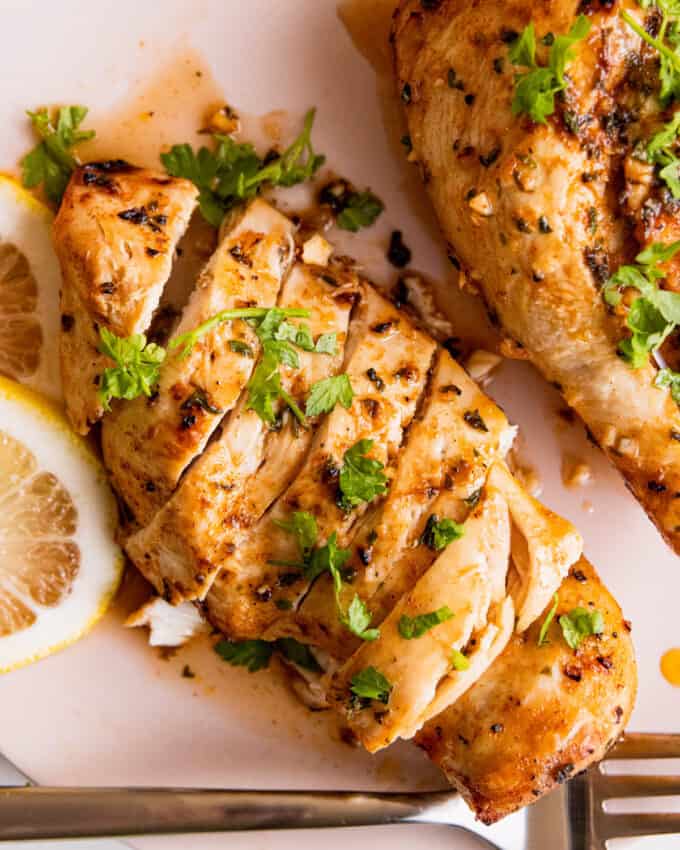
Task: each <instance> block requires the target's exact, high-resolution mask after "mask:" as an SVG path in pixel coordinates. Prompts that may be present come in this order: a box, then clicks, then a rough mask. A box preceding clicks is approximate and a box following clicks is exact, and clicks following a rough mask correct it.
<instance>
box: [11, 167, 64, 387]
mask: <svg viewBox="0 0 680 850" xmlns="http://www.w3.org/2000/svg"><path fill="white" fill-rule="evenodd" d="M52 218H53V216H52V213H51V212H50V210H49V209H48V208H47V207H46V206H44V204H41V203H40V202H39V201H37V200H36V199H35V198H34V197H33V196H32V195H29V194H28V192H26V191H25V190H24V189H22V187H21V186H20V185H19V184H18V183H17V182H16V181H15V180H12V179H11V178H10V177H3V176H2V175H0V374H2V375H7V376H8V377H10V378H14V379H15V380H17V381H21V382H22V383H25V384H28V385H29V386H32V387H33V388H34V389H37V390H40V391H41V392H43V393H45V394H47V395H50V396H52V397H53V398H60V397H61V381H60V377H59V353H58V338H59V333H58V332H59V287H60V285H61V276H60V272H59V264H58V262H57V258H56V255H55V253H54V249H53V247H52V237H51V228H52Z"/></svg>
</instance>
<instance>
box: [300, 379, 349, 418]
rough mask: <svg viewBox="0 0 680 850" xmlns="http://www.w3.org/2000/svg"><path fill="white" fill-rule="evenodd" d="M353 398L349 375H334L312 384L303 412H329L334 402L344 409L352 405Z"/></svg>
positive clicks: (311, 414) (316, 413)
mask: <svg viewBox="0 0 680 850" xmlns="http://www.w3.org/2000/svg"><path fill="white" fill-rule="evenodd" d="M353 399H354V391H353V390H352V384H351V383H350V380H349V377H348V376H347V375H334V376H333V377H331V378H324V379H323V380H321V381H317V382H316V383H315V384H313V385H312V388H311V391H310V393H309V398H308V399H307V407H306V410H305V413H306V414H307V416H318V415H319V414H321V413H330V412H331V410H333V408H334V407H335V405H336V404H341V405H342V406H343V407H344V408H345V409H349V408H350V407H351V406H352V400H353Z"/></svg>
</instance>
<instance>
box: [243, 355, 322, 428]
mask: <svg viewBox="0 0 680 850" xmlns="http://www.w3.org/2000/svg"><path fill="white" fill-rule="evenodd" d="M283 350H284V351H287V349H283ZM282 362H284V363H285V362H286V361H285V360H284V359H283V357H282V356H281V353H280V352H277V351H276V350H275V349H274V347H272V348H269V347H267V346H265V347H264V351H263V354H262V357H261V359H260V362H259V363H258V364H257V366H256V367H255V370H254V371H253V374H252V375H251V376H250V380H249V381H248V384H247V386H246V389H247V390H248V400H247V402H246V410H254V411H255V413H257V415H258V416H259V417H260V419H262V421H263V422H266V423H267V424H268V425H271V426H272V427H273V426H275V425H276V424H277V422H278V411H277V410H276V408H275V404H276V402H278V400H279V399H281V400H282V401H283V402H284V403H285V404H286V405H288V407H289V408H290V410H291V411H292V413H293V415H294V416H295V418H296V419H297V420H298V422H300V423H301V424H302V425H306V423H307V420H306V418H305V414H304V413H303V412H302V410H301V409H300V407H299V406H298V404H297V402H296V401H295V399H294V398H293V397H292V396H291V395H290V393H289V392H287V391H286V390H284V388H283V387H282V386H281V372H280V371H279V365H280V363H282ZM286 365H291V364H290V362H288V363H286Z"/></svg>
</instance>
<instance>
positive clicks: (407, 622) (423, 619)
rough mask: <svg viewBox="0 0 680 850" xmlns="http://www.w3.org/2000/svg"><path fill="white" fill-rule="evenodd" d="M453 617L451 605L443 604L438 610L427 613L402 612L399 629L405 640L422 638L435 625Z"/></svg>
mask: <svg viewBox="0 0 680 850" xmlns="http://www.w3.org/2000/svg"><path fill="white" fill-rule="evenodd" d="M453 617H454V613H453V611H452V610H451V609H450V608H449V606H448V605H442V607H441V608H437V610H436V611H430V612H429V613H427V614H418V615H417V616H415V617H409V616H408V614H402V615H401V617H400V618H399V623H398V624H397V629H398V630H399V634H400V635H401V636H402V637H403V638H404V640H413V639H414V638H421V637H422V636H423V635H425V634H427V633H428V632H429V631H430V630H431V629H433V628H434V627H435V626H438V625H440V623H446V622H447V621H448V620H450V619H452V618H453Z"/></svg>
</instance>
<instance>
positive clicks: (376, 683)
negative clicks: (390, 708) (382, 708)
mask: <svg viewBox="0 0 680 850" xmlns="http://www.w3.org/2000/svg"><path fill="white" fill-rule="evenodd" d="M392 687H393V686H392V684H391V682H389V681H388V680H387V679H386V678H385V676H383V674H382V673H381V672H380V671H379V670H376V669H375V667H366V668H365V669H364V670H360V671H359V672H358V673H355V674H354V676H352V679H351V682H350V691H351V692H352V693H353V694H354V696H356V697H359V699H375V700H378V702H382V703H385V705H387V703H388V701H389V698H390V694H391V693H392Z"/></svg>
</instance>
